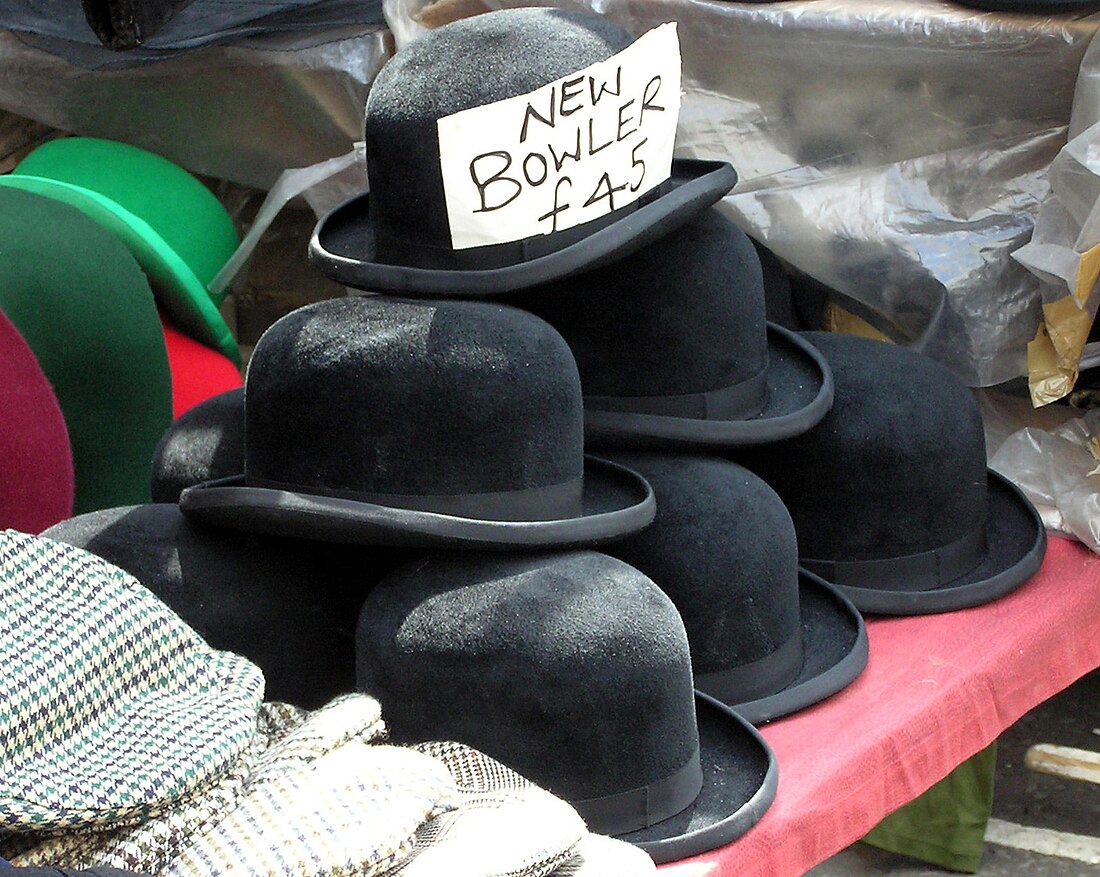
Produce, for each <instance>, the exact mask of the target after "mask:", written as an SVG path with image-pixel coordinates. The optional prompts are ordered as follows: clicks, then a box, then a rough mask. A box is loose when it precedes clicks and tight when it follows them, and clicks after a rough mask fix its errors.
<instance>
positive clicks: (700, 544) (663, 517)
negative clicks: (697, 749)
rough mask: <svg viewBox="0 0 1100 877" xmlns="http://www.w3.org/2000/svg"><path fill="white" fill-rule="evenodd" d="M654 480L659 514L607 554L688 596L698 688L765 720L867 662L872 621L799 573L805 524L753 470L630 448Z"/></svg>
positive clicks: (683, 605)
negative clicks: (799, 533)
mask: <svg viewBox="0 0 1100 877" xmlns="http://www.w3.org/2000/svg"><path fill="white" fill-rule="evenodd" d="M612 459H613V460H615V461H616V462H619V463H622V464H623V465H626V466H630V467H631V468H632V469H635V470H636V471H638V472H640V473H642V475H643V476H644V477H645V478H646V480H647V481H649V482H650V484H651V485H652V486H653V492H654V495H655V497H656V498H657V517H656V519H655V520H654V521H653V523H652V524H651V525H650V526H649V527H647V528H646V529H645V530H643V531H642V532H640V533H635V534H634V535H632V536H629V537H627V538H625V539H623V540H620V541H619V542H616V543H615V544H613V545H609V546H607V549H606V550H607V552H608V553H609V554H612V555H613V556H615V557H618V558H620V559H621V560H623V561H625V562H627V563H629V564H630V565H631V566H633V567H635V568H636V569H638V570H639V571H641V572H643V573H645V575H647V576H649V578H651V579H652V580H653V581H654V582H655V583H656V584H657V586H658V587H660V588H661V590H663V591H664V592H665V593H666V594H668V596H669V599H671V600H672V602H673V603H674V604H675V605H676V608H677V609H678V610H679V612H680V615H681V617H682V618H683V619H684V627H685V629H686V630H687V636H688V642H689V643H690V644H691V664H692V668H693V669H694V671H695V687H696V688H697V689H698V690H699V691H703V692H705V693H706V694H709V695H711V696H712V697H714V698H716V699H717V700H719V701H721V702H722V703H724V704H726V706H728V707H730V708H731V709H733V710H736V712H737V714H738V715H740V716H741V717H742V718H744V719H746V720H748V721H750V722H753V723H754V724H757V723H760V722H765V721H769V720H770V719H775V718H778V717H780V716H784V715H787V714H788V713H791V712H795V711H796V710H800V709H803V708H805V707H807V706H810V705H811V704H814V703H817V702H818V701H820V700H823V699H824V698H826V697H829V696H830V695H832V694H835V693H836V692H837V691H840V690H841V689H842V688H844V687H845V686H847V685H848V684H850V683H851V682H852V681H854V680H855V678H856V677H857V676H858V675H859V674H860V673H861V672H862V671H863V668H864V667H865V666H866V664H867V632H866V629H865V628H864V625H863V619H862V618H861V617H860V615H859V613H858V612H857V611H856V609H855V607H854V606H852V605H851V603H849V602H848V601H847V600H846V599H845V598H844V597H843V596H841V595H840V593H839V592H837V590H836V589H835V588H833V587H832V586H831V585H829V584H827V583H825V582H823V581H822V580H821V579H819V578H818V577H816V576H814V575H812V574H809V573H806V572H799V570H798V546H797V543H796V541H795V532H794V524H793V523H792V522H791V517H790V515H789V514H788V513H787V510H786V508H785V507H784V506H783V503H782V501H781V500H780V499H779V497H778V496H777V495H776V494H775V491H773V490H772V489H771V488H770V487H768V485H767V484H765V483H764V482H763V481H761V480H760V479H759V478H758V477H757V476H755V475H753V474H752V473H751V472H749V471H748V470H747V469H744V468H742V467H741V466H738V465H737V464H735V463H730V462H728V461H726V460H722V459H719V458H717V457H703V456H686V455H675V454H653V453H620V454H615V455H613V456H612Z"/></svg>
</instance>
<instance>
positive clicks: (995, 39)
mask: <svg viewBox="0 0 1100 877" xmlns="http://www.w3.org/2000/svg"><path fill="white" fill-rule="evenodd" d="M480 2H481V0H477V2H475V3H473V4H471V0H435V2H434V3H432V4H431V8H430V10H428V11H429V12H431V13H432V14H431V15H430V16H428V15H425V14H424V13H425V7H426V6H427V4H423V3H421V4H419V5H417V3H416V0H386V4H385V12H386V15H387V21H388V22H389V24H390V26H391V28H392V29H393V31H394V32H395V33H396V34H400V35H401V36H402V38H403V39H407V38H411V37H413V36H415V34H416V33H417V32H418V31H419V30H420V29H422V26H423V22H424V21H425V20H428V19H432V20H442V19H445V18H446V17H447V16H446V14H444V13H445V12H446V9H444V7H446V6H447V5H448V4H450V5H453V6H454V7H455V13H456V14H457V13H463V12H464V13H465V14H470V12H471V11H475V10H476V7H477V6H478V4H479V3H480ZM488 3H489V5H492V6H494V7H499V6H519V5H527V0H488ZM471 5H472V6H473V7H474V9H471ZM550 5H561V6H570V7H572V8H582V9H594V10H595V11H597V12H600V13H602V14H604V15H606V16H607V17H608V18H611V19H613V20H615V21H617V22H618V23H620V24H622V25H623V26H624V27H626V28H627V29H628V30H630V31H631V32H632V33H635V34H640V33H642V32H644V31H646V30H648V29H650V28H652V27H654V26H655V25H657V24H659V23H661V22H664V21H669V20H675V21H677V22H678V23H679V29H680V38H681V44H682V50H683V58H684V87H685V95H684V105H683V110H682V112H681V117H680V137H679V139H678V152H679V154H682V155H689V156H697V157H704V158H725V159H729V160H730V161H731V162H732V163H733V165H734V167H736V168H737V170H738V173H739V175H740V182H739V183H738V186H737V188H736V189H735V190H734V193H733V194H732V195H730V196H729V197H727V198H726V199H725V201H724V207H725V208H726V209H727V210H729V211H730V213H731V215H732V216H733V217H734V219H735V220H736V221H737V222H738V224H739V225H741V226H742V227H743V228H744V229H745V230H746V231H748V232H749V233H750V234H751V235H752V236H753V237H755V238H757V239H759V240H760V241H762V242H763V243H765V244H766V245H767V246H768V247H770V248H771V249H772V250H773V251H774V252H775V253H776V254H777V255H778V256H780V257H781V258H782V259H783V260H785V261H786V262H788V263H790V264H791V265H792V266H794V267H795V268H797V269H799V270H800V271H803V272H805V273H806V274H808V275H810V276H812V277H814V278H815V279H817V280H819V281H821V282H823V283H825V284H826V285H828V286H829V287H831V288H832V289H834V290H836V291H837V292H838V293H839V296H840V298H841V299H842V300H843V303H844V305H845V306H846V307H851V308H852V309H854V310H857V311H858V312H859V313H860V314H861V315H862V316H864V317H865V318H866V319H868V320H869V321H870V322H873V324H874V325H876V327H877V328H879V329H880V330H882V331H884V332H886V334H888V335H890V336H891V337H893V338H894V339H895V340H898V341H900V342H902V343H906V344H908V345H911V346H914V347H917V348H918V349H922V350H924V351H925V352H927V353H929V354H930V355H932V356H934V357H936V358H937V359H939V360H940V361H941V362H944V363H945V364H947V365H948V366H950V367H951V368H952V369H953V370H954V371H955V372H956V373H958V374H959V375H960V376H961V377H962V378H963V379H964V380H965V381H967V382H968V383H969V384H971V385H989V384H994V383H999V382H1001V381H1004V380H1007V379H1009V378H1012V377H1015V376H1018V375H1021V374H1024V373H1025V368H1026V365H1025V350H1026V343H1027V342H1028V341H1030V340H1031V339H1032V338H1034V336H1035V332H1036V328H1037V326H1038V324H1039V320H1040V313H1041V310H1040V295H1039V285H1038V280H1037V279H1036V278H1035V277H1034V276H1032V275H1031V274H1030V273H1029V272H1027V271H1026V270H1025V269H1023V268H1022V266H1020V265H1019V264H1018V263H1016V262H1014V261H1012V259H1011V258H1010V256H1009V253H1010V252H1011V251H1012V250H1014V249H1015V248H1016V247H1018V246H1020V245H1021V244H1022V243H1024V242H1025V241H1026V240H1027V239H1028V237H1029V235H1030V233H1031V229H1032V227H1033V223H1034V216H1035V213H1036V211H1037V210H1038V206H1039V203H1040V201H1041V200H1042V198H1043V197H1044V196H1045V194H1046V192H1047V182H1046V169H1047V167H1048V166H1049V164H1050V162H1051V160H1052V159H1053V158H1054V156H1055V154H1056V153H1057V151H1058V149H1059V148H1060V146H1061V145H1062V144H1063V143H1064V141H1065V127H1066V125H1067V124H1068V122H1069V118H1070V107H1071V104H1072V101H1073V93H1074V83H1075V81H1076V78H1077V71H1078V67H1079V65H1080V62H1081V58H1082V56H1083V54H1084V52H1085V49H1086V46H1087V44H1088V41H1089V39H1090V38H1091V36H1092V34H1093V32H1094V31H1095V28H1096V26H1097V18H1096V17H1089V18H1082V19H1079V20H1075V19H1072V18H1068V17H1067V18H1048V17H1042V16H1028V15H1003V14H998V13H981V12H976V11H974V10H970V9H966V8H964V7H961V6H954V5H951V4H949V3H946V2H935V0H909V2H906V0H844V2H838V0H794V2H785V3H727V2H721V0H576V2H568V0H567V2H562V3H555V4H550Z"/></svg>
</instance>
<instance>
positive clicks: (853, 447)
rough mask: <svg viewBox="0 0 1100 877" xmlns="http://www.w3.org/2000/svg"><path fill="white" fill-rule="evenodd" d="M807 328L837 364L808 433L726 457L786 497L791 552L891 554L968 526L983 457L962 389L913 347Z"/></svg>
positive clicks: (941, 540)
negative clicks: (831, 395) (829, 396)
mask: <svg viewBox="0 0 1100 877" xmlns="http://www.w3.org/2000/svg"><path fill="white" fill-rule="evenodd" d="M807 335H808V337H810V338H811V340H812V341H813V344H814V345H815V346H816V347H818V349H820V350H821V351H822V353H824V354H825V356H826V357H827V358H828V360H829V362H830V364H831V365H832V367H833V370H834V373H835V374H843V382H841V381H840V380H838V381H837V387H836V397H835V401H834V404H833V408H832V410H831V411H830V412H829V413H828V414H827V415H826V416H825V418H824V419H823V420H822V422H821V423H820V424H818V426H817V427H816V428H814V429H813V430H811V431H810V432H809V433H806V434H805V435H802V436H799V437H796V438H792V439H789V440H787V441H786V442H783V443H782V444H777V445H774V446H768V447H763V448H759V449H754V450H753V451H750V452H747V453H746V454H745V455H744V456H743V457H742V456H739V457H738V458H737V459H738V461H739V462H744V463H745V465H748V466H749V467H750V468H752V469H753V470H754V471H756V472H757V473H758V474H760V475H762V476H763V478H764V479H765V480H766V481H767V482H768V483H769V484H771V486H772V487H774V488H775V490H776V491H777V492H778V493H779V495H780V496H781V497H782V498H783V500H784V502H786V504H787V507H788V509H789V510H790V512H791V516H792V517H793V519H794V522H795V528H796V530H797V532H798V545H799V552H800V554H801V556H802V557H803V558H804V559H805V558H813V559H822V560H835V559H841V558H843V559H845V560H871V559H876V558H884V557H895V556H899V555H908V554H914V553H917V552H922V551H926V550H928V549H930V548H936V547H939V546H942V545H947V544H949V543H953V542H955V541H956V540H957V539H959V537H960V536H962V535H963V534H965V533H971V532H974V531H975V529H976V528H978V527H979V526H980V524H981V522H982V521H984V520H985V516H986V466H985V439H984V434H983V432H982V422H981V417H980V415H979V413H978V406H977V403H976V402H975V401H974V397H973V396H972V395H971V394H970V391H969V390H968V389H967V388H966V387H965V386H963V384H962V383H961V382H960V381H959V380H958V378H956V377H955V376H954V375H953V374H952V373H951V372H950V371H948V369H946V368H945V367H944V366H942V365H940V364H939V363H937V362H935V361H933V360H931V359H929V358H928V357H926V356H923V355H921V354H919V353H916V352H915V351H912V350H907V349H905V348H900V347H895V346H892V345H888V344H886V343H885V342H881V341H871V340H869V339H865V338H855V337H851V336H837V335H831V334H829V333H827V332H813V333H807ZM981 554H982V552H981V551H980V550H979V551H978V552H976V553H975V554H974V564H972V565H976V564H977V562H978V560H979V559H980V557H981ZM811 568H812V567H811ZM828 577H829V576H826V578H828Z"/></svg>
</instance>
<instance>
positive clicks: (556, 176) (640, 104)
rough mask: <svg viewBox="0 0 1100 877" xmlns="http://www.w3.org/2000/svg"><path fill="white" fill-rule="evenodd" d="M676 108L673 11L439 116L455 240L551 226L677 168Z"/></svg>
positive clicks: (625, 197)
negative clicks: (603, 49) (515, 87)
mask: <svg viewBox="0 0 1100 877" xmlns="http://www.w3.org/2000/svg"><path fill="white" fill-rule="evenodd" d="M679 113H680V42H679V39H678V38H677V36H676V25H675V24H674V23H671V24H662V25H661V26H659V27H656V28H654V29H653V30H651V31H649V32H648V33H646V34H644V35H643V36H641V37H639V38H638V39H637V40H635V41H634V42H633V43H632V44H631V45H630V46H628V47H627V48H625V49H623V51H621V52H619V53H618V54H617V55H614V56H612V57H611V58H608V59H607V60H606V61H600V62H599V63H597V64H593V65H592V66H591V67H586V68H585V69H583V70H578V71H577V72H576V73H574V74H572V75H570V76H566V77H565V78H563V79H559V80H557V81H556V82H552V83H550V84H549V85H544V86H543V87H542V88H540V89H538V90H536V91H533V92H531V93H530V94H525V95H519V96H517V97H511V98H507V99H505V100H501V101H497V102H496V103H492V104H486V105H485V106H480V107H473V108H471V109H468V110H463V111H462V112H459V113H455V114H454V115H451V116H446V117H444V118H442V119H440V120H439V121H438V122H437V123H436V124H437V125H438V129H439V163H440V167H441V169H442V171H443V190H444V194H445V197H446V200H447V218H448V220H449V222H450V228H451V245H452V246H453V247H454V249H456V250H465V249H468V248H469V247H480V246H485V245H487V244H501V243H506V242H508V241H518V240H522V239H524V238H529V237H533V236H535V235H540V234H550V233H551V232H554V231H562V230H563V229H567V228H572V227H573V226H575V225H581V224H582V223H585V222H589V221H591V220H593V219H598V218H599V217H601V216H604V215H606V214H608V213H610V212H611V211H613V210H618V209H619V208H620V207H624V206H626V205H627V204H630V203H631V202H633V201H636V200H638V198H640V197H641V196H642V195H644V194H645V193H646V192H648V191H649V190H650V189H652V188H653V187H654V186H657V185H659V184H660V183H662V182H664V181H665V180H667V179H668V177H669V175H670V174H671V172H672V147H673V144H674V141H675V139H676V121H677V118H678V116H679Z"/></svg>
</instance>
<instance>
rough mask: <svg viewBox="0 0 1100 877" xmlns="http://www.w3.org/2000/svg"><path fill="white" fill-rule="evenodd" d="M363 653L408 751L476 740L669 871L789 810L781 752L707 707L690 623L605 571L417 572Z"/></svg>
mask: <svg viewBox="0 0 1100 877" xmlns="http://www.w3.org/2000/svg"><path fill="white" fill-rule="evenodd" d="M356 648H357V658H356V662H357V663H356V666H357V673H358V681H359V686H360V688H361V690H363V691H366V692H367V693H370V694H372V695H374V696H376V697H379V698H380V699H382V700H383V701H384V702H386V703H388V704H389V706H388V707H387V724H388V725H389V727H390V731H391V734H392V735H393V738H394V740H395V742H414V741H418V740H424V739H456V740H463V741H465V742H467V743H469V744H470V745H472V746H474V747H475V748H477V749H480V750H481V751H483V752H485V753H487V754H488V755H490V756H492V757H494V758H497V759H499V760H500V761H502V762H504V763H505V764H508V765H509V766H510V767H512V768H513V769H514V770H516V771H517V772H519V773H520V774H522V775H524V776H526V777H527V778H528V779H530V780H531V781H533V782H535V783H537V784H539V785H541V786H543V787H544V788H547V789H549V790H550V791H552V792H554V793H555V794H558V795H560V796H561V797H563V798H565V799H566V800H567V801H569V802H570V803H571V804H573V806H574V807H576V808H577V810H578V811H579V812H580V814H581V815H582V816H583V817H584V819H585V821H586V822H587V824H588V826H589V828H590V829H591V830H592V831H595V832H598V833H601V834H611V835H615V836H617V837H620V838H622V839H623V840H628V841H630V842H632V843H636V844H639V845H641V846H642V847H643V848H645V849H646V850H647V851H648V852H649V853H650V854H651V855H652V856H653V858H654V859H655V860H656V861H658V862H664V861H670V860H672V859H677V858H684V857H686V856H689V855H694V854H697V853H701V852H704V851H706V850H708V849H713V848H715V847H717V846H720V845H722V844H725V843H728V842H729V841H731V840H733V839H734V838H736V837H738V836H740V835H741V834H743V833H744V832H745V831H746V830H748V829H749V828H750V827H751V826H752V825H754V824H755V823H756V822H757V821H758V820H759V818H760V817H761V816H762V815H763V813H764V811H765V810H766V809H767V807H768V806H769V805H770V803H771V800H772V798H773V797H774V793H775V782H776V768H775V765H774V759H773V757H772V755H771V752H770V750H769V749H768V748H767V745H766V744H765V743H764V742H763V740H762V739H761V738H760V737H759V736H758V735H757V734H756V732H755V731H753V730H752V728H751V726H749V725H748V724H747V723H745V722H744V721H743V720H741V719H740V718H739V717H737V715H736V714H735V713H733V712H732V711H730V710H728V709H727V708H725V707H723V706H722V705H720V704H718V703H717V702H716V701H713V700H710V699H709V698H707V697H706V695H694V694H693V691H692V684H691V660H690V655H689V652H688V644H687V638H686V636H685V634H684V628H683V624H682V622H681V621H680V617H679V615H678V613H677V612H676V608H675V607H674V606H673V605H672V603H671V602H670V601H669V599H668V598H667V597H666V596H665V595H664V594H663V593H662V592H661V591H660V590H659V589H658V588H657V586H656V585H654V583H653V582H652V581H650V580H649V579H648V578H646V577H645V576H644V575H642V574H641V573H639V572H638V571H637V570H635V569H633V568H632V567H630V566H628V565H627V564H625V563H622V562H621V561H618V560H615V559H614V558H611V557H608V556H607V555H603V554H597V553H595V552H590V551H576V552H564V553H556V554H529V555H524V556H502V555H485V554H465V555H456V554H450V555H445V554H442V553H440V554H436V555H430V556H427V557H424V558H421V559H418V560H414V561H411V562H410V563H409V564H407V565H405V566H403V567H401V568H399V569H397V570H396V571H394V572H393V573H392V574H391V575H390V576H388V577H387V578H386V579H384V580H383V581H382V582H381V583H380V584H379V585H378V587H377V588H375V589H374V590H373V591H372V592H371V594H370V596H369V597H368V598H367V601H366V603H365V604H364V606H363V612H362V615H361V616H360V621H359V629H358V633H357V636H356Z"/></svg>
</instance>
